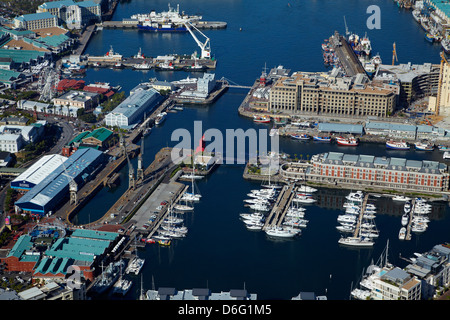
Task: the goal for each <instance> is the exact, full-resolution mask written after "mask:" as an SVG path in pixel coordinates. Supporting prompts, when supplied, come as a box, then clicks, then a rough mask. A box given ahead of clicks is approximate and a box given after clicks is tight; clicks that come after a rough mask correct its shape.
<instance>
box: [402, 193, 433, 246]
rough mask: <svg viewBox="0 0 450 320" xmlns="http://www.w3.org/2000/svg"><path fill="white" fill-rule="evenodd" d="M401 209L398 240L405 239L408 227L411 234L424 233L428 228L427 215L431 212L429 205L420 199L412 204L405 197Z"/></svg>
mask: <svg viewBox="0 0 450 320" xmlns="http://www.w3.org/2000/svg"><path fill="white" fill-rule="evenodd" d="M403 208H404V213H403V215H402V219H401V223H402V227H401V228H400V231H399V233H398V238H399V239H400V240H405V239H406V236H407V228H408V226H410V228H411V229H410V230H411V231H412V232H418V233H421V232H425V231H426V230H427V228H428V222H430V219H429V218H428V213H429V212H431V205H430V204H429V203H427V202H426V200H425V199H422V198H416V199H415V200H414V203H412V202H411V199H410V198H406V197H405V204H404V206H403Z"/></svg>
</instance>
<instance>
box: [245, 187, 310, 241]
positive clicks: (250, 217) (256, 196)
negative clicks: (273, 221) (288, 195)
mask: <svg viewBox="0 0 450 320" xmlns="http://www.w3.org/2000/svg"><path fill="white" fill-rule="evenodd" d="M281 188H282V187H281V186H276V185H263V187H262V188H261V189H255V190H251V192H250V193H248V194H247V196H248V197H249V198H248V199H245V200H244V203H245V205H246V206H248V207H249V208H250V209H251V210H252V212H250V213H241V214H240V219H241V220H242V221H243V222H244V224H245V226H246V228H247V229H248V230H262V229H263V228H264V225H265V222H266V218H267V215H268V214H269V212H270V211H271V210H272V208H273V205H274V203H275V201H276V200H277V198H278V196H279V193H280V189H281ZM316 191H317V189H315V188H312V187H308V186H301V187H299V188H298V189H297V190H296V193H295V196H294V197H293V199H292V202H291V204H290V205H289V207H288V208H287V211H286V213H285V215H284V217H283V221H282V222H281V224H279V225H267V226H266V227H265V228H264V232H265V233H266V234H267V236H269V237H271V238H293V237H295V236H298V235H300V234H301V230H302V228H306V226H307V224H308V222H309V221H308V220H306V219H305V211H306V208H304V207H303V206H302V204H309V203H314V202H315V201H316V199H314V198H313V196H312V193H314V192H316Z"/></svg>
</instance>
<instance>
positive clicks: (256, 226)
mask: <svg viewBox="0 0 450 320" xmlns="http://www.w3.org/2000/svg"><path fill="white" fill-rule="evenodd" d="M263 226H264V223H262V222H261V221H251V222H250V223H245V227H246V228H247V229H248V230H261V229H262V227H263Z"/></svg>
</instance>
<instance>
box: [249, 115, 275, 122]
mask: <svg viewBox="0 0 450 320" xmlns="http://www.w3.org/2000/svg"><path fill="white" fill-rule="evenodd" d="M270 121H271V119H270V117H269V116H253V122H256V123H270Z"/></svg>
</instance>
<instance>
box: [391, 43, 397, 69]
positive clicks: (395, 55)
mask: <svg viewBox="0 0 450 320" xmlns="http://www.w3.org/2000/svg"><path fill="white" fill-rule="evenodd" d="M394 60H395V61H397V62H398V59H397V50H395V42H394V45H393V50H392V65H394Z"/></svg>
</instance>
